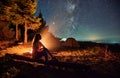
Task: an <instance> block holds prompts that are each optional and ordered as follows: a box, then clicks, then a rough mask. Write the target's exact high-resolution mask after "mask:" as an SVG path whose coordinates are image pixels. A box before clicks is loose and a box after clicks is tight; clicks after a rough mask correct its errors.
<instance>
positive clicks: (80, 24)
mask: <svg viewBox="0 0 120 78" xmlns="http://www.w3.org/2000/svg"><path fill="white" fill-rule="evenodd" d="M40 11H41V12H42V15H43V18H44V19H45V21H46V23H47V25H49V26H50V32H52V33H53V34H54V35H55V36H57V37H60V38H68V37H74V38H75V39H76V40H79V41H97V42H111V43H116V42H120V0H38V6H37V12H36V16H38V14H39V12H40Z"/></svg>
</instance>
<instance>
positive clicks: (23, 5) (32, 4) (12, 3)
mask: <svg viewBox="0 0 120 78" xmlns="http://www.w3.org/2000/svg"><path fill="white" fill-rule="evenodd" d="M36 6H37V2H36V0H7V3H6V4H5V5H4V12H3V13H4V14H5V20H7V21H10V22H11V23H13V24H15V25H16V40H18V25H19V24H22V25H24V43H27V30H28V29H32V30H34V29H37V28H38V27H39V26H40V18H35V17H33V15H34V13H35V11H36Z"/></svg>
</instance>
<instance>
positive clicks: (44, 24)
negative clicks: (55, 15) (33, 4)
mask: <svg viewBox="0 0 120 78" xmlns="http://www.w3.org/2000/svg"><path fill="white" fill-rule="evenodd" d="M38 18H41V20H40V22H41V25H40V26H39V28H38V29H37V30H36V32H38V33H40V32H42V30H43V28H44V27H45V26H46V21H45V20H44V18H43V17H42V13H41V12H40V13H39V16H38Z"/></svg>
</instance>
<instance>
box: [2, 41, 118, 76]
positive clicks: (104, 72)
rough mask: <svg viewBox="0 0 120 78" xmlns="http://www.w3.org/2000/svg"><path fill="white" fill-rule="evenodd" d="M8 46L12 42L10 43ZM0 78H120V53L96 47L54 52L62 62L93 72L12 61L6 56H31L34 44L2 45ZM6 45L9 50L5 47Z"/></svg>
mask: <svg viewBox="0 0 120 78" xmlns="http://www.w3.org/2000/svg"><path fill="white" fill-rule="evenodd" d="M7 44H8V43H7ZM1 46H2V47H3V48H1V50H0V56H1V57H0V68H1V70H0V73H1V74H0V78H24V77H26V78H75V77H77V78H119V77H120V75H119V72H120V57H119V56H120V53H119V52H117V53H112V52H110V51H108V50H107V51H106V49H105V48H100V47H94V48H89V49H85V50H74V51H73V50H70V49H69V50H67V51H59V52H54V54H53V55H54V56H55V57H56V58H57V59H58V61H61V62H66V63H67V62H70V63H73V65H74V63H79V64H83V65H88V66H90V68H89V69H87V70H84V69H81V70H79V71H78V70H71V69H67V70H66V69H58V68H56V67H47V66H44V65H41V64H38V63H35V62H28V61H27V62H26V61H19V60H13V59H12V60H11V58H9V57H8V56H5V54H6V53H9V54H16V55H25V56H29V55H27V53H29V52H31V45H22V44H19V45H11V46H8V45H7V46H6V45H5V44H4V45H1ZM5 46H6V47H5Z"/></svg>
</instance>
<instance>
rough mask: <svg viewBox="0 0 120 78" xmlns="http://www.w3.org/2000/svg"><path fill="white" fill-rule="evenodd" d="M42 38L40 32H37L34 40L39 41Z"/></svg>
mask: <svg viewBox="0 0 120 78" xmlns="http://www.w3.org/2000/svg"><path fill="white" fill-rule="evenodd" d="M40 39H41V35H40V34H36V35H35V39H34V42H37V41H39V40H40Z"/></svg>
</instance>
